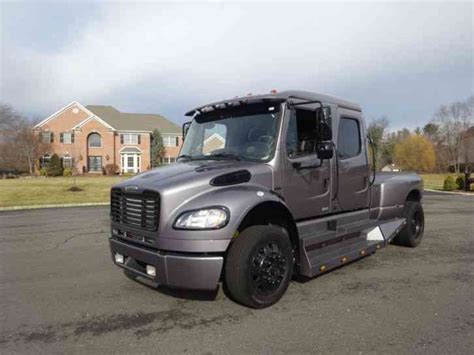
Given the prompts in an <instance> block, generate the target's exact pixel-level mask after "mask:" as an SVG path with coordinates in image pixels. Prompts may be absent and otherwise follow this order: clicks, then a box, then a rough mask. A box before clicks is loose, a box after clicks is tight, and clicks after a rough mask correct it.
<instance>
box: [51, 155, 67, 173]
mask: <svg viewBox="0 0 474 355" xmlns="http://www.w3.org/2000/svg"><path fill="white" fill-rule="evenodd" d="M47 170H48V176H62V175H63V170H64V169H63V166H62V164H61V158H60V157H59V156H58V155H57V154H53V155H52V156H51V160H50V161H49V164H48V168H47Z"/></svg>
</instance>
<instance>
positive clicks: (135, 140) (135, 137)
mask: <svg viewBox="0 0 474 355" xmlns="http://www.w3.org/2000/svg"><path fill="white" fill-rule="evenodd" d="M140 138H141V137H140V135H139V134H136V133H124V134H122V135H120V143H121V144H127V145H130V144H140V143H141V142H140V140H141V139H140Z"/></svg>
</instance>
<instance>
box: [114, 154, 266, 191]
mask: <svg viewBox="0 0 474 355" xmlns="http://www.w3.org/2000/svg"><path fill="white" fill-rule="evenodd" d="M239 170H247V171H249V172H250V174H251V180H250V182H249V183H252V184H258V185H262V186H264V187H266V188H267V189H272V188H273V186H272V185H273V169H272V168H271V167H270V166H269V165H267V164H262V163H252V162H242V161H227V160H226V161H210V160H202V161H201V160H199V161H185V162H177V163H174V164H171V165H166V166H162V167H159V168H155V169H153V170H150V171H147V172H144V173H141V174H138V175H136V176H134V177H133V178H131V179H127V180H125V181H123V182H121V183H119V184H117V185H115V186H114V187H119V188H122V187H126V186H136V187H138V188H139V189H151V190H155V191H158V192H161V193H165V192H166V191H168V190H176V189H180V190H182V189H191V190H194V189H193V188H196V187H197V186H200V187H201V188H202V187H203V185H205V186H207V187H208V188H212V186H211V185H210V184H209V182H210V180H211V179H212V178H214V177H217V176H220V175H223V174H226V173H231V172H234V171H239Z"/></svg>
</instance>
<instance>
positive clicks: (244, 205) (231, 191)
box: [159, 185, 284, 241]
mask: <svg viewBox="0 0 474 355" xmlns="http://www.w3.org/2000/svg"><path fill="white" fill-rule="evenodd" d="M263 202H279V203H283V204H284V202H283V201H282V200H281V199H280V197H279V196H278V195H277V194H275V193H274V192H272V191H270V190H268V189H266V188H264V187H262V186H261V185H234V186H227V187H222V188H218V189H212V190H208V191H205V192H203V193H202V194H199V195H196V196H194V197H192V198H191V199H189V200H187V201H184V202H183V203H182V204H180V205H179V206H178V207H177V208H175V209H174V210H173V211H172V212H171V213H170V214H169V218H167V220H166V221H165V225H162V226H161V228H160V230H161V233H160V234H161V235H160V236H159V237H164V238H174V239H193V240H217V239H220V240H222V239H228V240H229V241H230V239H232V237H233V235H234V233H235V231H236V230H237V229H238V227H239V225H240V223H241V222H242V220H243V219H244V218H245V216H246V215H247V213H248V212H249V211H250V210H251V209H252V208H254V207H255V206H257V205H259V204H261V203H263ZM212 206H224V207H226V208H227V209H228V210H229V213H230V217H229V222H228V223H227V225H226V226H225V227H223V228H220V229H214V230H202V231H200V230H189V231H187V230H181V229H180V230H176V229H174V228H173V224H174V222H175V221H176V219H177V218H178V216H179V215H181V214H182V213H184V212H186V211H190V210H196V209H201V208H206V207H212Z"/></svg>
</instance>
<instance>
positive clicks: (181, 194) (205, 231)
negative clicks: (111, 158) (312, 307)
mask: <svg viewBox="0 0 474 355" xmlns="http://www.w3.org/2000/svg"><path fill="white" fill-rule="evenodd" d="M187 116H191V117H192V120H191V122H188V123H186V124H185V125H183V137H185V138H184V143H183V147H182V149H181V153H180V156H179V158H178V159H177V162H176V163H175V164H172V165H169V166H164V167H160V168H157V169H153V170H151V171H148V172H144V173H142V174H139V175H137V176H135V177H133V178H131V179H129V180H126V181H124V182H121V183H120V184H118V185H115V186H114V187H113V188H112V190H111V224H112V225H111V236H110V240H109V241H110V249H111V252H112V259H113V261H114V263H115V264H116V265H118V266H120V267H121V268H123V269H124V271H125V274H126V275H127V276H129V277H133V278H135V277H142V278H146V279H149V280H151V281H153V282H154V283H156V284H159V285H163V286H167V287H171V288H184V289H194V290H196V289H199V290H216V289H217V287H218V285H219V283H220V282H222V283H223V285H224V289H225V290H227V292H226V293H227V294H228V295H229V296H230V297H231V298H232V299H233V300H234V301H236V302H239V303H240V304H243V305H246V306H249V307H253V308H264V307H268V306H270V305H272V304H274V303H276V302H277V301H278V300H279V299H280V298H281V297H282V296H283V294H284V293H285V291H286V289H287V288H288V285H289V283H290V280H291V279H292V277H295V276H298V275H299V276H303V277H308V278H311V277H315V276H318V275H320V274H322V273H325V272H328V271H329V270H331V269H333V268H336V267H339V266H341V265H344V264H346V263H348V262H351V261H353V260H356V259H359V258H362V257H365V256H367V255H370V254H373V253H375V252H376V251H377V249H379V248H382V247H385V246H387V245H388V244H389V243H390V242H394V243H395V244H399V245H405V246H409V247H415V246H417V245H418V244H419V243H420V241H421V239H422V236H423V229H424V215H423V209H422V205H421V199H422V192H423V186H422V180H421V178H420V177H419V176H417V175H416V174H411V173H393V174H385V173H375V168H374V165H373V164H372V163H371V159H370V156H371V154H369V147H370V146H371V145H370V140H369V138H368V137H367V130H366V126H365V122H364V118H363V115H362V110H361V107H360V106H359V105H357V104H355V103H352V102H348V101H345V100H341V99H336V98H334V97H330V96H326V95H320V94H315V93H310V92H303V91H286V92H281V93H270V94H268V95H258V96H247V97H240V98H234V99H230V100H225V101H220V102H216V103H212V104H209V105H205V106H202V107H198V108H195V109H194V110H192V111H189V112H188V113H187Z"/></svg>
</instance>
